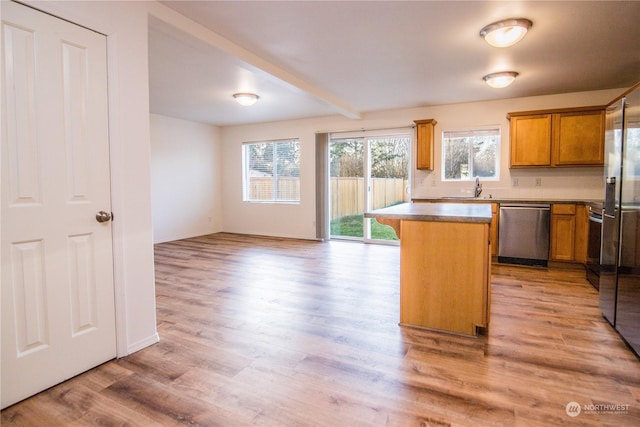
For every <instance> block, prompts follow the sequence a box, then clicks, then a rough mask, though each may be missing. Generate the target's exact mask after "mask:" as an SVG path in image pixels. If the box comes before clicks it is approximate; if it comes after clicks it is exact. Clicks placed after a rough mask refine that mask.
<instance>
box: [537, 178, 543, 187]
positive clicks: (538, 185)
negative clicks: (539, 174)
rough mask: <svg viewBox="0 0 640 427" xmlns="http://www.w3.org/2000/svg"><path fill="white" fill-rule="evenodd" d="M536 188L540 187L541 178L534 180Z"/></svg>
mask: <svg viewBox="0 0 640 427" xmlns="http://www.w3.org/2000/svg"><path fill="white" fill-rule="evenodd" d="M536 187H542V178H536Z"/></svg>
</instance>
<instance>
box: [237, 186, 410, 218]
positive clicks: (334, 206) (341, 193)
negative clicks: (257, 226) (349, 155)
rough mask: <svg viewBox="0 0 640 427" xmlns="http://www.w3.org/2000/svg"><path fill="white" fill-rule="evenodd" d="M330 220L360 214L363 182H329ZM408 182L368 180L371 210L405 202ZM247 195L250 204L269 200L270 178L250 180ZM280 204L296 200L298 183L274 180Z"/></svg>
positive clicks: (362, 210) (270, 191) (407, 195)
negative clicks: (282, 201) (369, 181)
mask: <svg viewBox="0 0 640 427" xmlns="http://www.w3.org/2000/svg"><path fill="white" fill-rule="evenodd" d="M330 185H331V188H330V194H331V219H332V220H333V219H336V218H340V217H343V216H347V215H358V214H362V213H363V212H364V210H365V209H364V179H363V178H354V177H345V178H331V182H330ZM407 185H408V181H407V180H406V179H401V178H372V179H371V197H372V200H371V203H372V206H371V207H372V208H373V209H379V208H384V207H386V206H389V205H393V204H395V203H401V202H408V201H409V199H410V198H409V194H407V191H406V189H407ZM249 194H250V197H251V199H252V200H269V199H271V198H272V197H273V178H271V177H251V181H250V184H249ZM278 197H279V199H280V200H282V199H286V200H292V199H296V198H299V197H300V179H299V178H293V177H281V178H279V179H278Z"/></svg>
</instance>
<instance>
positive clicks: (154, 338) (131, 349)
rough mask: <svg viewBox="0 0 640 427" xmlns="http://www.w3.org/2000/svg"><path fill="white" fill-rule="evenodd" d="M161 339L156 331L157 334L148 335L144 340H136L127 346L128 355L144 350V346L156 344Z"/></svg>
mask: <svg viewBox="0 0 640 427" xmlns="http://www.w3.org/2000/svg"><path fill="white" fill-rule="evenodd" d="M159 341H160V335H158V333H157V332H156V333H155V334H153V335H151V336H150V337H147V338H145V339H143V340H140V341H138V342H135V343H133V344H131V345H129V346H127V355H129V354H133V353H135V352H137V351H140V350H142V349H143V348H146V347H149V346H150V345H153V344H156V343H157V342H159Z"/></svg>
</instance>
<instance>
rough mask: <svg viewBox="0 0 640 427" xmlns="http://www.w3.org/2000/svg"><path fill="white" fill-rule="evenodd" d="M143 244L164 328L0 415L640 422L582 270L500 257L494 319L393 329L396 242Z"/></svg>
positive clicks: (218, 420)
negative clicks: (456, 326) (151, 340)
mask: <svg viewBox="0 0 640 427" xmlns="http://www.w3.org/2000/svg"><path fill="white" fill-rule="evenodd" d="M155 250H156V280H157V306H158V329H159V333H160V337H161V341H160V342H159V343H158V344H156V345H154V346H151V347H149V348H146V349H144V350H142V351H139V352H137V353H135V354H133V355H131V356H129V357H126V358H123V359H120V360H116V361H112V362H108V363H106V364H104V365H102V366H99V367H97V368H95V369H93V370H91V371H89V372H87V373H85V374H82V375H80V376H78V377H76V378H73V379H72V380H70V381H67V382H65V383H63V384H60V385H58V386H56V387H53V388H51V389H49V390H47V391H45V392H43V393H40V394H39V395H37V396H34V397H32V398H30V399H28V400H26V401H23V402H21V403H18V404H16V405H14V406H12V407H10V408H8V409H6V410H4V411H2V417H1V421H2V426H3V427H4V426H98V425H100V426H116V425H129V426H134V425H135V426H138V425H139V426H182V425H190V426H194V425H197V426H233V427H235V426H248V425H262V426H349V427H351V426H553V425H572V426H573V425H585V426H616V427H620V426H638V425H640V362H639V361H638V359H637V358H636V356H635V355H634V354H633V353H632V352H631V351H630V350H629V349H628V348H627V347H626V346H625V344H624V343H623V342H622V340H621V339H620V338H619V336H618V335H617V334H616V333H615V332H614V331H613V330H612V328H611V327H610V326H609V325H608V324H607V323H606V322H605V320H603V318H602V317H601V315H600V313H599V310H598V301H597V292H596V291H595V290H594V289H593V288H592V287H591V285H589V283H588V282H586V281H585V280H584V273H583V272H582V271H575V270H563V271H559V270H548V269H543V268H526V267H508V266H502V265H501V266H496V265H494V267H493V277H492V304H491V318H490V322H491V323H490V326H489V330H488V333H487V334H486V335H483V336H480V337H479V338H469V337H461V336H455V335H449V334H443V333H437V332H430V331H423V330H416V329H410V328H401V327H399V326H398V324H397V323H398V316H399V311H398V300H399V294H398V289H399V283H398V281H399V271H398V268H399V267H398V265H399V248H398V247H393V246H379V245H363V244H360V243H350V242H338V241H332V242H329V243H317V242H308V241H299V240H287V239H274V238H263V237H251V236H242V235H234V234H224V233H222V234H215V235H210V236H204V237H199V238H193V239H186V240H181V241H176V242H170V243H163V244H159V245H156V248H155ZM452 286H455V284H452ZM570 402H577V403H578V404H579V405H581V407H582V409H583V410H582V412H581V413H580V414H579V415H578V416H576V417H570V416H569V415H568V414H567V412H566V407H567V404H568V403H570ZM595 404H598V405H602V404H617V405H621V407H620V408H619V409H622V411H621V412H622V413H617V414H615V413H613V414H612V413H605V410H604V408H603V407H586V409H592V410H591V411H585V410H584V409H585V406H584V405H595ZM627 405H628V406H627ZM625 409H626V410H625Z"/></svg>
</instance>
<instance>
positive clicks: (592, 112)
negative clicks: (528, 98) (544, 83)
mask: <svg viewBox="0 0 640 427" xmlns="http://www.w3.org/2000/svg"><path fill="white" fill-rule="evenodd" d="M507 117H508V118H509V120H510V130H509V135H510V137H509V138H510V143H511V155H510V167H512V168H518V167H562V166H602V165H603V164H604V117H605V112H604V108H603V107H581V108H572V109H556V110H547V111H522V112H514V113H509V114H508V115H507Z"/></svg>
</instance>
